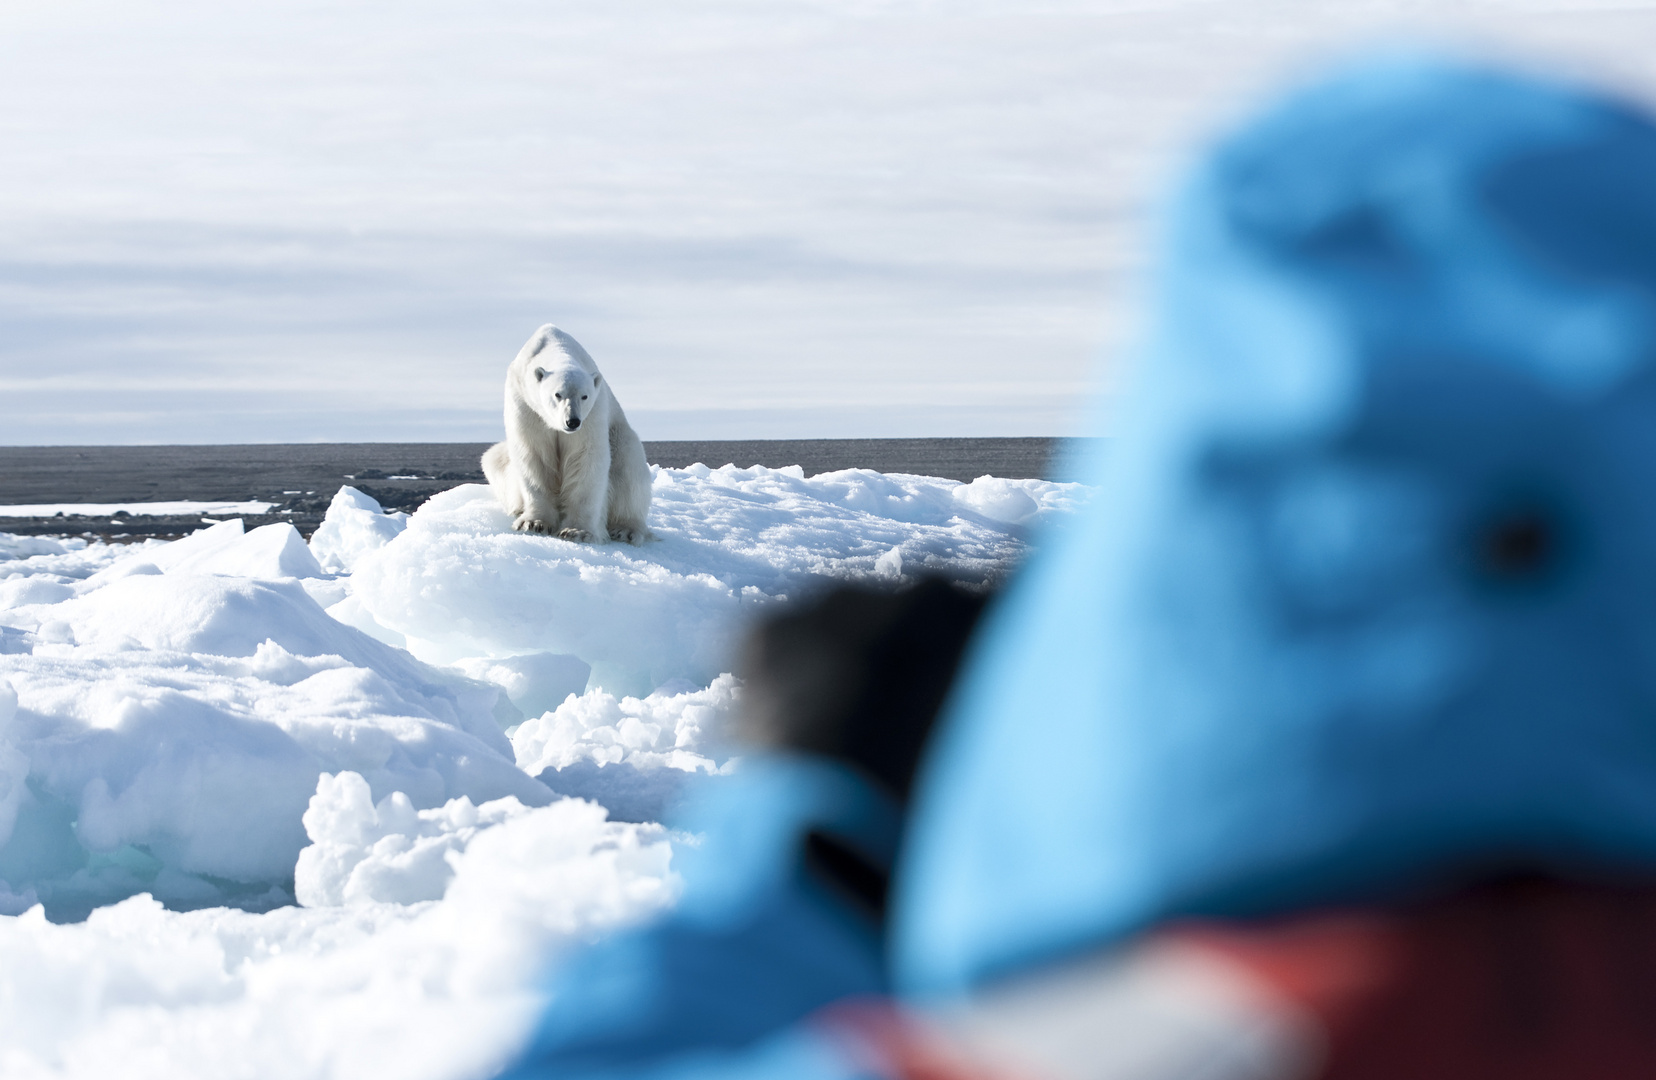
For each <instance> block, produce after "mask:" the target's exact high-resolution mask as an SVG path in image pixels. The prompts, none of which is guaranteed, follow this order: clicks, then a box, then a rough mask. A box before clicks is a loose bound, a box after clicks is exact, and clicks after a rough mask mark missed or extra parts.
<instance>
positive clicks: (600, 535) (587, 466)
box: [558, 435, 610, 544]
mask: <svg viewBox="0 0 1656 1080" xmlns="http://www.w3.org/2000/svg"><path fill="white" fill-rule="evenodd" d="M609 465H610V448H609V440H608V439H605V438H603V437H602V436H601V435H600V436H599V437H597V438H585V439H582V440H581V442H580V444H579V445H577V446H575V447H573V448H571V449H570V450H569V451H567V452H566V454H565V456H564V465H563V490H562V491H561V492H560V493H559V494H560V495H561V501H562V503H563V528H561V529H559V530H558V535H559V536H560V537H562V538H563V539H565V540H574V541H576V542H577V543H583V544H593V543H602V542H604V541H605V540H607V539H608V538H609V533H608V531H607V530H606V529H605V528H604V521H605V504H606V502H607V496H608V494H609Z"/></svg>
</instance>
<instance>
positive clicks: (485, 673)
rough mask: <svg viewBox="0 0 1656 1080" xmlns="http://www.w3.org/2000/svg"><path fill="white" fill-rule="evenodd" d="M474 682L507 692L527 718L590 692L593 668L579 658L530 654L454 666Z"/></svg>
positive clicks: (485, 659)
mask: <svg viewBox="0 0 1656 1080" xmlns="http://www.w3.org/2000/svg"><path fill="white" fill-rule="evenodd" d="M454 666H455V667H457V668H459V669H460V670H461V671H463V672H465V673H466V674H467V675H469V676H471V677H472V678H474V679H482V680H484V681H485V682H491V683H494V684H495V685H496V686H499V687H500V688H501V689H503V690H505V691H506V696H507V697H508V698H509V699H511V702H512V704H513V705H515V706H516V707H517V708H518V710H519V711H520V712H522V713H523V715H525V716H539V715H540V714H541V713H544V712H546V711H547V710H549V709H555V708H557V707H558V706H559V705H560V704H562V703H563V700H564V699H565V698H567V697H568V696H569V695H571V694H580V693H582V692H583V691H585V690H586V685H587V679H588V678H589V677H591V675H592V665H590V664H588V663H587V662H586V661H585V660H582V659H581V658H580V657H579V656H565V655H560V654H558V653H530V654H529V655H527V656H508V657H505V658H504V659H500V660H490V659H488V658H487V657H473V658H471V659H468V660H462V661H460V662H459V663H458V664H455V665H454Z"/></svg>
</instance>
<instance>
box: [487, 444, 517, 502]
mask: <svg viewBox="0 0 1656 1080" xmlns="http://www.w3.org/2000/svg"><path fill="white" fill-rule="evenodd" d="M483 475H484V476H485V477H487V478H488V481H489V488H490V490H492V491H493V492H494V494H495V498H497V499H499V500H500V505H501V506H503V507H505V508H506V512H507V513H508V514H511V515H512V517H513V518H514V519H515V518H517V517H519V516H520V515H521V514H522V513H523V486H522V484H520V483H519V482H518V478H517V476H516V470H514V469H513V468H512V453H511V451H510V450H509V449H508V448H507V446H506V444H505V443H503V442H499V443H495V444H494V445H493V446H491V447H489V448H488V449H487V450H485V451H484V452H483Z"/></svg>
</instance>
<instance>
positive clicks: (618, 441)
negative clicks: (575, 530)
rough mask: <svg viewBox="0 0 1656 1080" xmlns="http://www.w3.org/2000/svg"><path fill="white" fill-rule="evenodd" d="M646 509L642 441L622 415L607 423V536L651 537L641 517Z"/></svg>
mask: <svg viewBox="0 0 1656 1080" xmlns="http://www.w3.org/2000/svg"><path fill="white" fill-rule="evenodd" d="M649 512H650V463H649V460H648V459H647V458H645V456H644V444H643V443H642V442H640V441H639V439H638V434H637V433H636V432H634V431H633V429H632V425H631V424H629V423H627V418H626V417H625V416H622V417H618V418H617V419H616V421H615V423H614V424H612V425H611V426H610V468H609V521H608V522H607V524H608V526H609V537H610V539H611V540H621V541H624V542H625V543H628V544H642V543H643V542H644V541H646V540H654V539H655V534H654V533H652V532H650V529H649V526H647V525H646V524H645V523H644V519H645V518H646V517H647V516H648V515H649Z"/></svg>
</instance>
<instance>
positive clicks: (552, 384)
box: [530, 364, 600, 431]
mask: <svg viewBox="0 0 1656 1080" xmlns="http://www.w3.org/2000/svg"><path fill="white" fill-rule="evenodd" d="M530 377H531V378H533V379H534V380H535V383H536V387H537V389H538V390H539V391H540V400H539V401H537V402H536V403H535V404H536V409H535V411H536V412H538V413H540V414H541V418H542V419H544V420H545V421H546V424H547V426H548V427H550V428H552V430H554V431H575V430H576V429H578V428H579V427H580V426H581V423H582V422H583V421H584V420H586V418H587V417H588V416H589V415H591V413H592V407H593V406H594V405H596V404H597V403H598V385H599V380H600V376H598V375H596V374H592V373H589V372H587V371H586V370H585V369H583V368H581V367H579V366H577V365H573V364H559V365H558V366H556V367H543V366H538V365H537V366H536V367H534V368H533V369H531V371H530Z"/></svg>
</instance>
